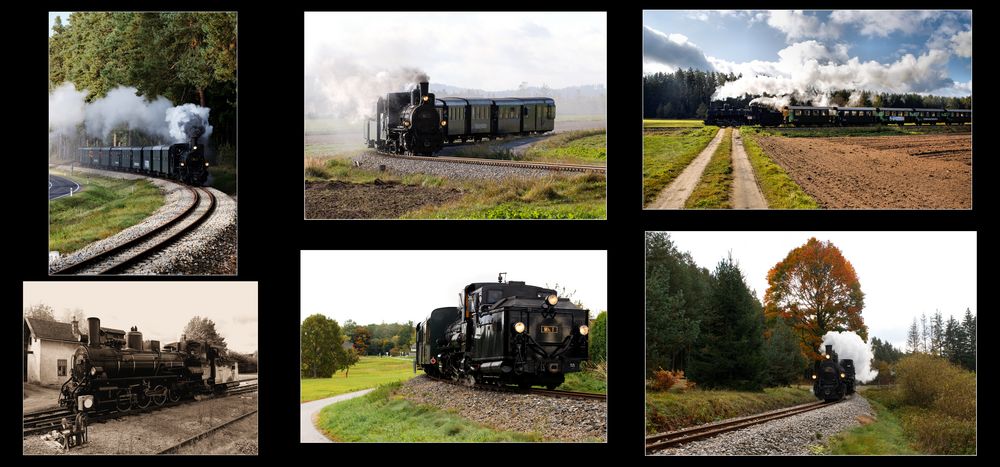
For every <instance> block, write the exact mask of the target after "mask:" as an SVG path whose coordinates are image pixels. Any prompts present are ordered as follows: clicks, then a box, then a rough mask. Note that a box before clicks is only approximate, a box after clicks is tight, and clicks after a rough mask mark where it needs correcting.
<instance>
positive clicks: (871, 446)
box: [827, 399, 917, 455]
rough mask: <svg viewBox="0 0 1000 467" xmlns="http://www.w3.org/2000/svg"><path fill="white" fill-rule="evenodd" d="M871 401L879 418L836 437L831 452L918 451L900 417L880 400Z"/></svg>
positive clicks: (858, 453)
mask: <svg viewBox="0 0 1000 467" xmlns="http://www.w3.org/2000/svg"><path fill="white" fill-rule="evenodd" d="M868 403H870V404H871V406H872V408H873V409H875V417H876V418H875V420H874V421H873V422H872V423H868V424H864V425H862V426H859V427H856V428H853V429H851V430H847V431H844V432H841V433H838V434H836V435H834V436H832V437H831V438H830V441H829V444H828V446H827V452H828V453H829V454H848V455H883V454H888V455H898V454H917V452H916V451H914V450H913V448H911V447H910V443H909V441H907V439H906V436H905V435H904V433H903V426H902V424H901V423H900V420H899V417H897V416H896V415H895V414H893V413H892V411H890V410H889V409H888V408H886V406H884V405H882V404H881V403H879V402H877V401H874V400H872V399H868Z"/></svg>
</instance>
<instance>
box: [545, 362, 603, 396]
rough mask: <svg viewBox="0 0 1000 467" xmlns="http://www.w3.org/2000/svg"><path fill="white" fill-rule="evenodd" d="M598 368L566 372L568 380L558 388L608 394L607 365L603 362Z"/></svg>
mask: <svg viewBox="0 0 1000 467" xmlns="http://www.w3.org/2000/svg"><path fill="white" fill-rule="evenodd" d="M602 365H603V366H600V367H598V368H596V369H594V368H590V367H589V366H587V367H585V368H586V369H585V370H583V371H578V372H576V373H566V381H564V382H563V383H562V384H561V385H559V387H557V388H556V389H557V390H560V391H575V392H592V393H595V394H607V393H608V375H607V365H606V364H602Z"/></svg>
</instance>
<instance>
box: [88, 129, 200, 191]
mask: <svg viewBox="0 0 1000 467" xmlns="http://www.w3.org/2000/svg"><path fill="white" fill-rule="evenodd" d="M204 132H205V128H204V127H200V126H199V127H195V129H194V130H193V131H192V132H191V142H190V143H176V144H171V145H169V146H142V147H120V146H119V147H98V148H79V150H78V151H79V156H78V159H77V162H79V163H80V165H83V166H90V167H96V168H98V169H102V170H116V171H119V172H135V173H140V174H143V175H150V176H154V177H163V178H170V179H174V180H178V181H180V182H182V183H186V184H188V185H194V186H201V185H204V184H205V181H206V180H208V161H207V160H206V159H205V145H204V144H199V143H198V138H200V137H201V135H202V134H204Z"/></svg>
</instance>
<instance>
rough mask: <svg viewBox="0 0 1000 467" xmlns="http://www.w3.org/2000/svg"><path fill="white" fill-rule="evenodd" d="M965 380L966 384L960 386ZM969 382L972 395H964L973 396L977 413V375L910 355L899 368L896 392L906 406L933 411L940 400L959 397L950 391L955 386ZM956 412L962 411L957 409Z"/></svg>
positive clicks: (931, 358) (937, 359)
mask: <svg viewBox="0 0 1000 467" xmlns="http://www.w3.org/2000/svg"><path fill="white" fill-rule="evenodd" d="M969 378H971V379H969ZM962 380H964V381H966V382H965V383H961V382H959V381H962ZM969 382H971V389H972V390H971V394H968V393H966V394H965V395H966V396H970V395H971V401H972V405H973V410H972V412H973V413H974V412H975V398H976V395H975V375H973V374H971V373H969V372H967V371H965V370H963V369H961V368H959V367H958V366H955V365H954V364H952V363H950V362H948V361H947V360H945V359H943V358H940V357H934V356H931V355H926V354H914V355H909V356H906V357H904V358H902V359H901V360H900V361H899V363H897V364H896V390H897V391H898V392H899V394H898V395H899V397H900V402H901V403H902V404H905V405H912V406H915V407H920V408H924V409H929V408H932V407H933V406H934V404H935V403H936V402H937V400H938V399H940V398H942V397H955V396H956V394H952V393H951V391H950V389H952V386H953V385H955V384H958V385H960V386H961V385H967V384H968V383H969ZM964 392H967V391H964ZM956 410H959V411H961V410H962V409H960V408H957V407H956Z"/></svg>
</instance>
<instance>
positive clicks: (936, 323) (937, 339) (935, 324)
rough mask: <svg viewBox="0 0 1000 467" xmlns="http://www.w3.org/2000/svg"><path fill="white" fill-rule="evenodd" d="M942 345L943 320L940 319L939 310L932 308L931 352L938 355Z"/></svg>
mask: <svg viewBox="0 0 1000 467" xmlns="http://www.w3.org/2000/svg"><path fill="white" fill-rule="evenodd" d="M943 346H944V320H942V319H941V310H934V316H933V317H932V318H931V354H933V355H936V356H940V355H941V350H942V349H941V348H942V347H943Z"/></svg>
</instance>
